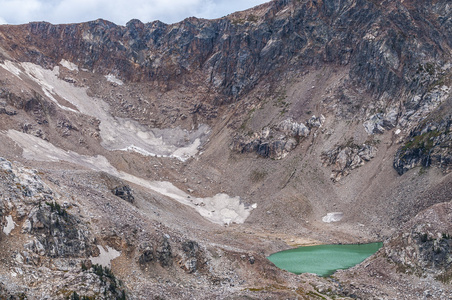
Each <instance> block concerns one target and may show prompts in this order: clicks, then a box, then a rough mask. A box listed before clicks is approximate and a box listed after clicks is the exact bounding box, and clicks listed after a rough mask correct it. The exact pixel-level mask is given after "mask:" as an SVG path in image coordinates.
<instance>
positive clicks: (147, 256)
mask: <svg viewBox="0 0 452 300" xmlns="http://www.w3.org/2000/svg"><path fill="white" fill-rule="evenodd" d="M154 258H155V257H154V249H153V248H152V247H151V246H147V247H146V248H145V249H144V250H143V252H142V253H141V255H140V257H139V258H138V262H139V263H140V264H142V265H145V264H147V263H149V262H151V261H153V260H154Z"/></svg>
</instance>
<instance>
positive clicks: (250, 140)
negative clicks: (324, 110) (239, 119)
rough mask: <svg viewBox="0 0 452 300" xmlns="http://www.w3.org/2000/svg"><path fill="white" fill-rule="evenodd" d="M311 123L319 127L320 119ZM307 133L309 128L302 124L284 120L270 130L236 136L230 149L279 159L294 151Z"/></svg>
mask: <svg viewBox="0 0 452 300" xmlns="http://www.w3.org/2000/svg"><path fill="white" fill-rule="evenodd" d="M322 120H323V119H322ZM310 121H311V120H310ZM311 123H313V124H314V125H317V124H318V127H320V126H321V122H320V118H319V119H317V118H315V116H314V117H313V120H312V121H311ZM322 123H323V121H322ZM309 133H310V130H309V128H308V127H307V126H306V125H304V124H303V123H297V122H295V121H293V120H291V119H286V120H283V121H281V122H280V123H278V124H276V125H275V126H273V127H271V128H269V127H265V128H264V129H262V131H261V132H260V133H253V134H252V135H251V136H244V135H239V136H236V137H235V138H234V140H233V142H232V145H231V149H232V150H234V151H237V152H241V153H245V152H255V153H257V154H259V155H260V156H263V157H266V158H273V159H281V158H283V157H285V156H286V155H287V154H288V153H289V152H290V151H292V150H293V149H295V147H296V146H297V145H298V143H299V142H300V140H301V139H303V138H305V137H307V136H308V135H309Z"/></svg>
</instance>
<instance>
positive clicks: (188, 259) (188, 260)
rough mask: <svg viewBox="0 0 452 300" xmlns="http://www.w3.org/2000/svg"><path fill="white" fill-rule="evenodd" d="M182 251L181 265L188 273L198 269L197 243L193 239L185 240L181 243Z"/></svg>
mask: <svg viewBox="0 0 452 300" xmlns="http://www.w3.org/2000/svg"><path fill="white" fill-rule="evenodd" d="M182 250H183V251H184V262H183V267H184V269H185V270H186V271H187V272H188V273H193V272H196V271H197V270H198V256H199V245H198V243H197V242H195V241H187V242H184V243H182Z"/></svg>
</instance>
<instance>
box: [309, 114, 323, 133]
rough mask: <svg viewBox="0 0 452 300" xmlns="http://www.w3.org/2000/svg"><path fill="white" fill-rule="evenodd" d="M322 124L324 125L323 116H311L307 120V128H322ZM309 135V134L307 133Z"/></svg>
mask: <svg viewBox="0 0 452 300" xmlns="http://www.w3.org/2000/svg"><path fill="white" fill-rule="evenodd" d="M323 123H325V116H324V115H320V117H316V116H315V115H313V116H312V117H311V118H310V119H309V120H308V126H309V127H311V128H312V127H318V128H320V127H322V125H323ZM308 134H309V133H308Z"/></svg>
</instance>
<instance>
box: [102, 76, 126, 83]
mask: <svg viewBox="0 0 452 300" xmlns="http://www.w3.org/2000/svg"><path fill="white" fill-rule="evenodd" d="M105 78H107V81H109V82H112V83H116V84H117V85H123V84H124V82H122V80H121V79H118V78H116V77H115V75H113V74H108V75H105Z"/></svg>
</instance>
